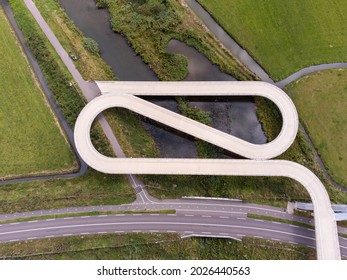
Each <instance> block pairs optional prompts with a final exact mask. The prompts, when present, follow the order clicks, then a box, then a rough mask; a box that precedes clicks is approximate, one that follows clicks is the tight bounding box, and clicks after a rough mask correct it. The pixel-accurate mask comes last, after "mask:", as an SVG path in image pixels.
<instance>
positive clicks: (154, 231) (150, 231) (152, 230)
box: [149, 230, 159, 232]
mask: <svg viewBox="0 0 347 280" xmlns="http://www.w3.org/2000/svg"><path fill="white" fill-rule="evenodd" d="M149 232H159V230H150V231H149Z"/></svg>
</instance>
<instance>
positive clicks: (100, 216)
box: [98, 215, 108, 218]
mask: <svg viewBox="0 0 347 280" xmlns="http://www.w3.org/2000/svg"><path fill="white" fill-rule="evenodd" d="M107 216H108V215H98V217H99V218H104V217H107Z"/></svg>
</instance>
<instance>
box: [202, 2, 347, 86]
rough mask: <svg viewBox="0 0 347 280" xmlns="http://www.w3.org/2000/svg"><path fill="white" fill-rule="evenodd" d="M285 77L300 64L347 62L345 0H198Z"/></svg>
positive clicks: (275, 74)
mask: <svg viewBox="0 0 347 280" xmlns="http://www.w3.org/2000/svg"><path fill="white" fill-rule="evenodd" d="M198 2H200V3H201V4H202V5H203V6H204V7H205V8H206V10H208V11H209V12H210V13H211V14H212V15H213V17H214V18H215V19H216V20H217V21H218V22H219V23H220V24H221V26H222V27H223V28H224V29H225V30H226V31H227V32H228V33H229V34H230V35H231V36H232V37H233V38H234V39H235V40H236V41H237V42H239V43H240V44H241V45H242V46H243V47H244V48H246V49H247V50H248V51H249V53H250V54H251V55H252V56H253V57H254V58H255V59H256V60H257V61H258V62H259V63H260V64H261V65H262V66H263V67H264V68H265V70H266V71H267V72H268V73H269V74H270V75H271V77H272V78H273V79H275V80H281V79H283V78H285V77H287V76H289V75H290V74H292V73H294V72H296V71H298V70H299V69H301V68H304V67H307V66H310V65H316V64H321V63H331V62H342V61H345V62H346V61H347V29H346V22H347V1H345V0H331V1H325V0H305V1H301V0H291V1H278V0H268V1H253V0H233V1H230V0H198Z"/></svg>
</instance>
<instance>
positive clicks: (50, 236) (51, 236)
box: [45, 235, 55, 238]
mask: <svg viewBox="0 0 347 280" xmlns="http://www.w3.org/2000/svg"><path fill="white" fill-rule="evenodd" d="M45 237H46V238H53V237H55V236H54V235H47V236H45Z"/></svg>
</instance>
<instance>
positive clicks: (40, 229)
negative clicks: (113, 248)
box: [0, 211, 347, 257]
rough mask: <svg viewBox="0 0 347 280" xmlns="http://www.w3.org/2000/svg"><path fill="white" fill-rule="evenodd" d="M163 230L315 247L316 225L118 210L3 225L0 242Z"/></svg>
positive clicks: (346, 251)
mask: <svg viewBox="0 0 347 280" xmlns="http://www.w3.org/2000/svg"><path fill="white" fill-rule="evenodd" d="M125 232H138V233H139V232H163V233H178V234H181V235H182V236H183V237H191V236H201V237H214V238H232V239H236V240H241V239H242V238H243V237H255V238H264V239H268V240H273V241H281V242H286V243H290V244H297V245H303V246H306V247H311V248H315V233H314V230H313V229H309V228H304V227H298V226H296V225H290V224H284V223H279V222H272V221H265V220H260V219H249V218H246V217H242V216H239V215H238V214H236V215H235V214H233V213H229V214H222V215H221V214H218V213H209V214H200V213H198V214H197V213H192V212H189V211H188V212H180V213H177V214H132V215H128V214H127V215H125V214H118V215H99V216H82V217H68V218H61V219H46V220H33V221H28V222H22V223H11V224H2V225H0V242H16V241H22V240H34V239H39V238H53V237H63V236H73V235H89V234H106V233H125ZM339 241H340V250H341V255H342V256H343V257H346V256H347V239H346V238H342V237H340V240H339Z"/></svg>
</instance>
